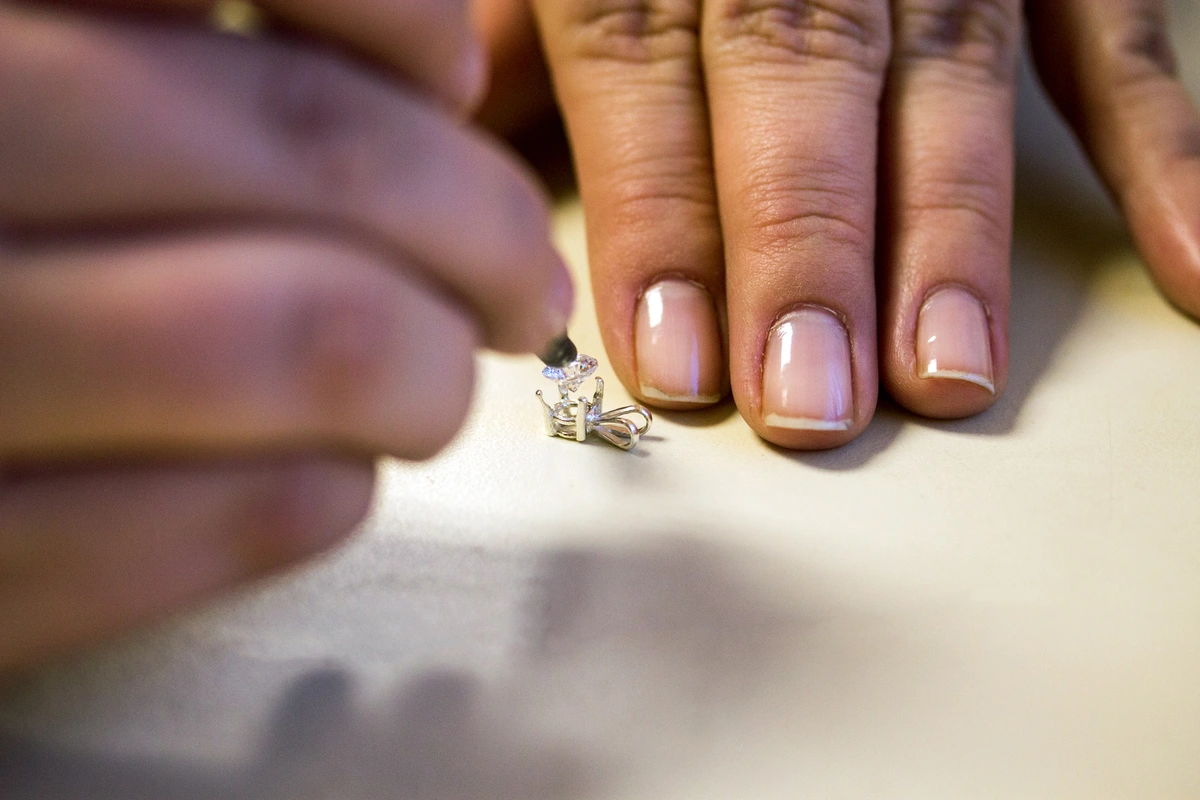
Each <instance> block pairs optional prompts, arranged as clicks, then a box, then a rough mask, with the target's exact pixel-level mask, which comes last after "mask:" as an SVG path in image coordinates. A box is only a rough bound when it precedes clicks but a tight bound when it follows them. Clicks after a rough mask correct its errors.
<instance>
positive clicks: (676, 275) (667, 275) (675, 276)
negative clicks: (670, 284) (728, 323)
mask: <svg viewBox="0 0 1200 800" xmlns="http://www.w3.org/2000/svg"><path fill="white" fill-rule="evenodd" d="M667 280H675V281H683V282H684V283H690V284H691V285H692V286H695V287H696V288H697V289H702V290H704V293H705V294H707V295H708V297H709V299H710V300H713V302H714V303H715V302H716V300H715V298H714V297H713V293H712V291H711V290H710V289H709V288H708V287H707V286H706V285H704V284H703V283H701V282H700V281H697V280H694V279H692V278H689V277H688V276H687V275H684V274H683V273H682V272H663V273H660V274H658V275H655V276H654V277H653V278H651V279H650V280H648V281H646V282H645V283H644V284H642V288H641V289H640V290H638V293H637V298H636V300H637V301H638V302H640V301H641V299H642V298H643V297H645V296H646V292H647V291H649V290H650V287H652V286H654V285H656V284H659V283H662V282H664V281H667Z"/></svg>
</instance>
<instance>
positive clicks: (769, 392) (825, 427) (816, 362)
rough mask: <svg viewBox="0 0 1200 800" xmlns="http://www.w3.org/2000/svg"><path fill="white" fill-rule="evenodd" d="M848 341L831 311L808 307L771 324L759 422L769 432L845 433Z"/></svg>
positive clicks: (849, 418) (849, 399)
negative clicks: (782, 429) (790, 430)
mask: <svg viewBox="0 0 1200 800" xmlns="http://www.w3.org/2000/svg"><path fill="white" fill-rule="evenodd" d="M852 386H853V384H852V381H851V378H850V337H849V335H848V334H847V333H846V326H845V325H843V324H842V321H841V320H840V319H838V318H837V317H836V316H835V315H834V314H833V313H832V312H830V311H828V310H826V309H823V308H816V307H814V306H808V307H805V308H800V309H797V310H796V311H793V312H791V313H789V314H787V315H785V316H784V317H783V318H781V319H780V320H779V321H778V322H776V323H775V327H774V328H772V329H771V332H770V334H768V335H767V351H766V354H765V356H764V360H763V400H762V409H763V422H764V423H766V424H767V425H769V426H770V427H772V428H792V429H796V430H812V431H844V430H849V428H850V425H851V423H852V422H853V421H854V395H853V390H852Z"/></svg>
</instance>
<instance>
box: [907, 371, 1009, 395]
mask: <svg viewBox="0 0 1200 800" xmlns="http://www.w3.org/2000/svg"><path fill="white" fill-rule="evenodd" d="M920 377H922V378H945V379H949V380H955V381H966V382H967V383H973V384H975V385H976V386H982V387H983V388H984V389H987V390H988V392H989V393H990V394H995V393H996V384H994V383H992V381H991V379H989V378H988V377H987V376H986V375H980V374H979V373H977V372H963V371H961V370H956V369H933V370H925V371H923V372H922V373H921V374H920Z"/></svg>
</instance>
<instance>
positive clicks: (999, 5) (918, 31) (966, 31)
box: [894, 0, 1021, 82]
mask: <svg viewBox="0 0 1200 800" xmlns="http://www.w3.org/2000/svg"><path fill="white" fill-rule="evenodd" d="M895 27H896V34H895V54H894V55H895V58H896V59H897V60H898V61H901V62H927V61H928V62H934V63H948V64H951V65H954V66H955V67H956V68H957V69H962V68H970V69H973V70H977V71H980V72H981V73H982V74H984V75H985V76H986V77H987V78H989V79H991V80H998V81H1005V82H1008V81H1011V80H1012V78H1013V75H1014V72H1015V69H1016V62H1017V53H1018V50H1019V45H1020V31H1021V7H1020V3H1019V2H1017V0H912V2H909V3H902V4H900V8H899V9H898V11H897V14H896V20H895Z"/></svg>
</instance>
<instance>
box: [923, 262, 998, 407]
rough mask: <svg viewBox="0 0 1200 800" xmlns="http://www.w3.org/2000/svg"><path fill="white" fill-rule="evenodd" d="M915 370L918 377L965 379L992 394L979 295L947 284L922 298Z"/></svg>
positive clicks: (988, 343) (985, 320) (989, 357)
mask: <svg viewBox="0 0 1200 800" xmlns="http://www.w3.org/2000/svg"><path fill="white" fill-rule="evenodd" d="M917 369H918V374H919V375H920V376H921V377H922V378H941V379H950V380H958V381H967V382H969V383H974V384H976V385H977V386H982V387H983V388H985V389H987V390H988V391H989V392H991V393H992V394H995V393H996V384H995V378H994V377H993V375H992V338H991V335H990V334H989V333H988V318H987V314H986V313H984V310H983V305H982V304H981V303H980V302H979V298H977V297H976V296H975V295H973V294H971V293H970V292H968V291H967V290H966V289H961V288H959V287H957V286H948V287H945V288H943V289H937V290H935V291H934V292H933V294H931V295H929V297H927V298H926V299H925V304H924V305H922V306H921V312H920V314H919V315H918V316H917Z"/></svg>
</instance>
